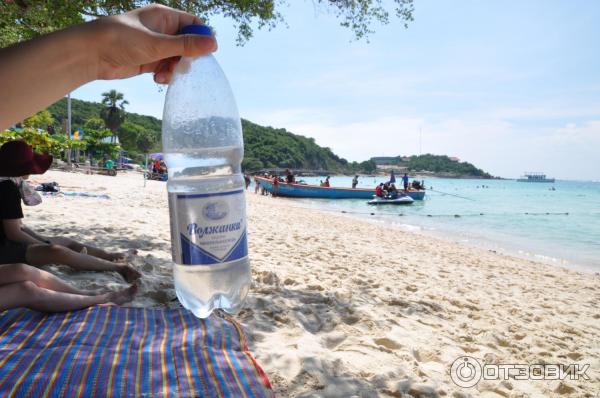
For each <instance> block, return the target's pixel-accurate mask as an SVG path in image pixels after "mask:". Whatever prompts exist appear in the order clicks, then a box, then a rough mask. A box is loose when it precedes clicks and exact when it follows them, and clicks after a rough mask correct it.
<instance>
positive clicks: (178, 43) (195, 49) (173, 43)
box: [154, 33, 217, 58]
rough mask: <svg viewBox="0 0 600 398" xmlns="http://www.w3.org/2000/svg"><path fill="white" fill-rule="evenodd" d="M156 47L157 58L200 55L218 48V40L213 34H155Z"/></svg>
mask: <svg viewBox="0 0 600 398" xmlns="http://www.w3.org/2000/svg"><path fill="white" fill-rule="evenodd" d="M154 40H156V43H155V46H154V48H155V49H156V51H157V52H158V53H157V54H156V56H157V58H170V57H177V56H183V57H198V56H200V55H204V54H209V53H211V52H213V51H216V50H217V41H216V40H215V38H214V37H212V36H200V35H177V36H170V35H165V34H158V33H157V34H155V35H154Z"/></svg>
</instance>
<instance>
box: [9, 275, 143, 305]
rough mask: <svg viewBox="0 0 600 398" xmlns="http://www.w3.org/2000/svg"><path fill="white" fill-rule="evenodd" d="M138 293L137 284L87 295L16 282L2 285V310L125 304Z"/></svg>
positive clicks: (28, 282) (27, 282)
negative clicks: (119, 289)
mask: <svg viewBox="0 0 600 398" xmlns="http://www.w3.org/2000/svg"><path fill="white" fill-rule="evenodd" d="M136 293H137V286H135V285H134V286H131V287H128V288H127V289H124V290H121V291H118V292H112V293H105V294H99V295H96V296H85V295H80V294H72V293H65V292H55V291H53V290H49V289H44V288H42V287H39V286H38V285H36V284H35V283H33V282H31V281H24V282H16V283H11V284H9V285H2V286H0V311H4V310H7V309H10V308H19V307H27V308H30V309H32V310H37V311H43V312H62V311H71V310H78V309H81V308H86V307H89V306H91V305H95V304H105V303H115V304H124V303H126V302H128V301H131V300H133V297H134V296H135V294H136Z"/></svg>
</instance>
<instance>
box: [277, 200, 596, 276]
mask: <svg viewBox="0 0 600 398" xmlns="http://www.w3.org/2000/svg"><path fill="white" fill-rule="evenodd" d="M281 199H284V200H290V201H292V203H293V204H294V205H295V206H298V207H300V208H304V209H307V210H317V211H323V212H326V213H333V214H337V215H342V216H345V217H348V218H351V219H353V220H361V221H366V222H368V223H373V224H374V225H378V226H380V227H382V228H385V227H391V228H394V229H395V230H400V231H403V232H407V233H414V234H418V235H421V236H424V237H428V238H436V239H441V240H444V241H447V242H451V243H456V244H460V245H464V246H466V247H470V248H475V249H480V250H486V251H490V252H493V253H498V254H501V255H504V256H508V257H513V258H515V259H520V260H525V261H533V262H539V263H540V264H544V265H550V266H555V267H560V268H564V269H568V270H573V271H578V272H585V273H600V268H598V264H592V263H583V262H577V260H573V259H568V258H560V257H556V256H554V255H552V254H545V253H538V252H536V250H535V249H534V248H531V247H527V246H521V245H518V244H514V245H512V246H511V245H510V244H508V243H507V242H504V241H501V240H497V239H494V238H491V237H486V236H471V235H468V234H469V232H465V231H453V230H451V228H443V227H441V228H440V227H438V228H436V229H432V228H427V227H425V226H422V225H417V224H416V223H411V222H410V221H407V222H397V221H392V222H386V221H385V220H383V218H382V217H384V216H385V217H387V216H389V215H385V214H379V215H377V214H376V215H368V214H367V213H369V212H363V213H356V212H352V211H345V210H339V209H328V208H327V207H326V205H322V206H321V205H319V204H311V203H303V202H302V199H301V198H281ZM297 199H300V200H297ZM471 233H472V232H471Z"/></svg>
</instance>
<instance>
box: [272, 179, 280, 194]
mask: <svg viewBox="0 0 600 398" xmlns="http://www.w3.org/2000/svg"><path fill="white" fill-rule="evenodd" d="M278 194H279V177H277V176H275V177H273V192H271V196H277V195H278Z"/></svg>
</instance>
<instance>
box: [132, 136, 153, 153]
mask: <svg viewBox="0 0 600 398" xmlns="http://www.w3.org/2000/svg"><path fill="white" fill-rule="evenodd" d="M155 144H156V139H155V137H154V135H153V134H152V133H150V132H148V131H142V132H141V133H140V134H139V135H138V137H137V140H136V145H137V149H138V150H139V151H140V152H141V153H148V152H150V150H151V149H152V148H153V147H154V145H155Z"/></svg>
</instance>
